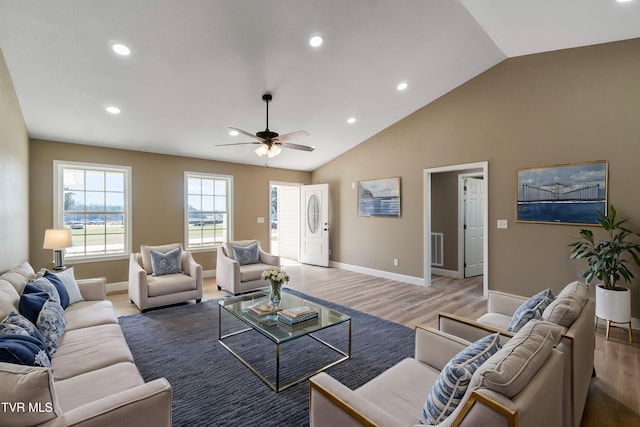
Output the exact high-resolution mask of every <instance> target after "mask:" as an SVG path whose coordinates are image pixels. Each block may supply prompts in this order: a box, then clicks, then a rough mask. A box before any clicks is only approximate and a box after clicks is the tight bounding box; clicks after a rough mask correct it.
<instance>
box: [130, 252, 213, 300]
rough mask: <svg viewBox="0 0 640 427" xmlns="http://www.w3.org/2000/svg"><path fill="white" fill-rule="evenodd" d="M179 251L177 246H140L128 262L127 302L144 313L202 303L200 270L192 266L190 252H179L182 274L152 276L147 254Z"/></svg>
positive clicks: (193, 261) (193, 264) (194, 265)
mask: <svg viewBox="0 0 640 427" xmlns="http://www.w3.org/2000/svg"><path fill="white" fill-rule="evenodd" d="M177 248H181V249H182V244H180V243H170V244H167V245H160V246H147V245H142V246H140V252H138V253H132V254H131V257H130V258H129V299H130V300H131V302H133V303H134V304H135V305H137V306H138V308H139V309H140V311H142V312H144V311H146V310H148V309H150V308H156V307H163V306H165V305H171V304H178V303H181V302H185V301H190V300H195V302H196V303H199V302H200V301H202V266H201V265H200V264H198V263H197V262H195V260H194V259H193V256H192V255H191V252H189V251H182V253H181V256H180V261H181V264H182V273H175V274H165V275H162V276H154V275H153V267H152V263H151V251H156V252H160V253H163V254H164V253H167V252H169V251H171V250H174V249H177Z"/></svg>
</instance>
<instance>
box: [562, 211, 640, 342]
mask: <svg viewBox="0 0 640 427" xmlns="http://www.w3.org/2000/svg"><path fill="white" fill-rule="evenodd" d="M626 222H627V219H622V220H618V219H617V212H616V209H615V208H614V207H613V205H611V207H610V209H609V213H608V214H606V215H605V214H603V213H602V212H598V223H599V224H600V225H601V226H602V229H603V230H604V231H605V232H606V233H607V238H606V239H603V240H596V238H595V236H594V233H593V231H591V230H587V229H582V230H580V238H579V240H578V241H576V242H575V243H573V244H571V245H570V246H571V259H586V260H587V263H588V265H589V267H588V268H587V269H586V270H585V271H584V273H583V275H582V276H583V277H584V278H585V281H586V282H587V283H591V282H592V281H593V280H595V279H597V280H601V281H602V283H601V284H599V285H598V286H597V287H596V316H597V317H599V318H601V319H604V320H606V321H607V326H609V322H613V323H630V322H631V292H630V290H629V289H628V288H626V287H622V286H617V285H618V282H619V281H620V280H623V281H624V282H626V283H630V282H631V279H633V278H634V276H633V273H632V272H631V270H629V267H628V264H629V255H630V256H631V259H633V261H634V262H635V263H636V264H637V265H638V266H640V244H639V243H638V242H637V240H636V238H637V237H638V234H636V233H634V232H633V231H631V230H629V229H628V228H626V227H625V225H624V224H625V223H626ZM607 335H608V333H607Z"/></svg>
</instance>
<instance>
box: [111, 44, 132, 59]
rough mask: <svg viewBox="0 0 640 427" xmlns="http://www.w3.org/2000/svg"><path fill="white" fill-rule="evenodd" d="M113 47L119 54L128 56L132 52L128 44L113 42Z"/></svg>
mask: <svg viewBox="0 0 640 427" xmlns="http://www.w3.org/2000/svg"><path fill="white" fill-rule="evenodd" d="M111 49H112V50H113V51H114V52H115V53H117V54H118V55H122V56H127V55H129V54H131V49H129V48H128V47H127V46H125V45H123V44H122V43H114V44H112V45H111Z"/></svg>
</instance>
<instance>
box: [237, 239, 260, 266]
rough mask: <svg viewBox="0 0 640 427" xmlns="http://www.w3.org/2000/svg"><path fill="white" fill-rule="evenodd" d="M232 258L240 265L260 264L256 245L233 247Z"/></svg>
mask: <svg viewBox="0 0 640 427" xmlns="http://www.w3.org/2000/svg"><path fill="white" fill-rule="evenodd" d="M233 257H234V258H235V260H236V261H238V264H240V265H247V264H258V263H260V255H259V247H258V243H253V244H251V245H249V246H244V247H243V246H233Z"/></svg>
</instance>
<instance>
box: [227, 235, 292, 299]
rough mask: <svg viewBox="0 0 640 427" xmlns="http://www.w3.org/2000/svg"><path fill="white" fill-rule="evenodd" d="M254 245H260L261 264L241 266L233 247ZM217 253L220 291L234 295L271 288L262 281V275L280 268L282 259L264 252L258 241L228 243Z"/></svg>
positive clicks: (267, 283)
mask: <svg viewBox="0 0 640 427" xmlns="http://www.w3.org/2000/svg"><path fill="white" fill-rule="evenodd" d="M254 243H257V244H258V256H259V260H260V262H258V263H255V264H245V265H240V263H239V262H238V261H236V259H235V258H234V256H233V246H239V247H247V246H249V245H252V244H254ZM217 252H218V254H217V258H216V261H217V262H216V283H217V284H218V288H219V289H222V290H225V291H229V292H231V293H232V294H234V295H238V294H242V293H245V292H248V291H252V290H255V289H259V288H264V287H265V286H269V282H267V281H265V280H262V279H261V278H260V275H261V274H262V272H263V271H264V270H266V269H269V268H274V267H278V268H279V267H280V257H279V256H277V255H271V254H269V253H267V252H265V251H263V250H262V248H260V242H259V241H258V240H237V241H231V242H227V243H226V244H224V245H222V246H220V247H219V248H218V251H217Z"/></svg>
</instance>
